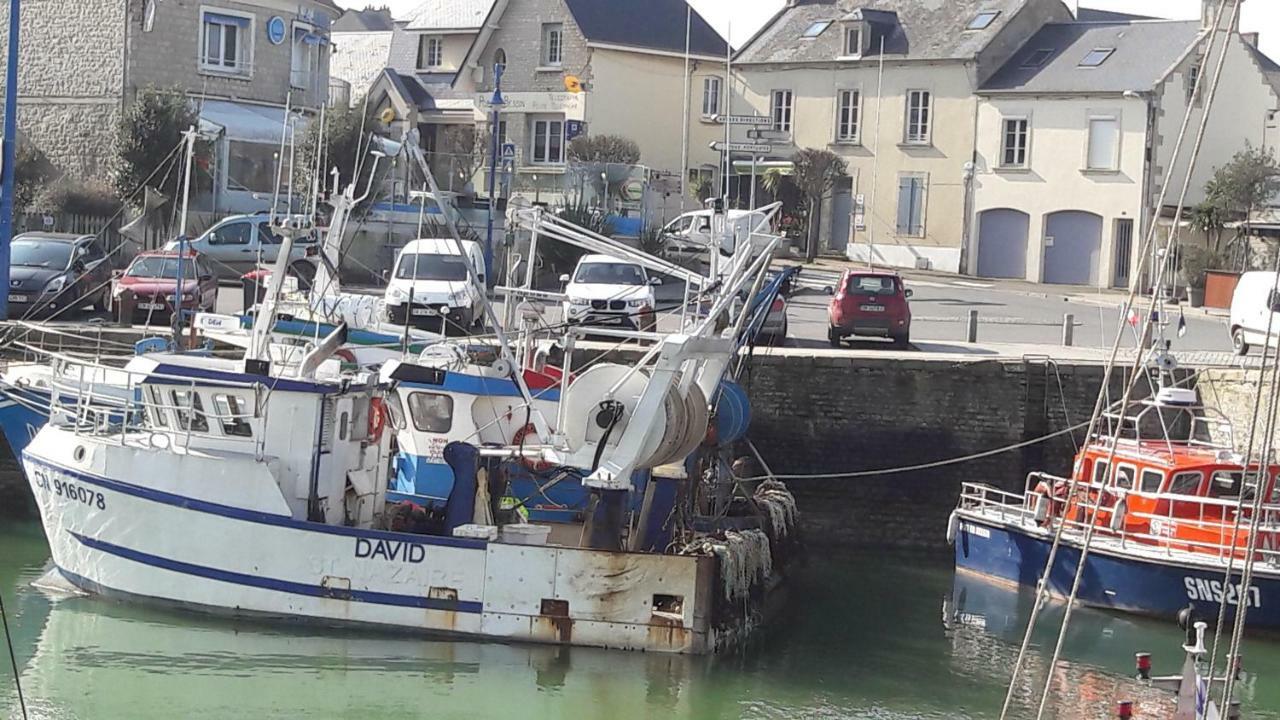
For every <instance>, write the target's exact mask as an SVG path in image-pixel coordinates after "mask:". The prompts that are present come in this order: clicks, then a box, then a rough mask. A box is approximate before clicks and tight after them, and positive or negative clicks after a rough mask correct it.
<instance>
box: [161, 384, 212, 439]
mask: <svg viewBox="0 0 1280 720" xmlns="http://www.w3.org/2000/svg"><path fill="white" fill-rule="evenodd" d="M169 397H170V399H171V400H173V411H174V413H176V414H177V416H178V428H179V429H181V430H189V431H191V432H209V420H208V419H207V418H206V417H205V414H204V404H203V403H202V402H200V393H195V392H191V391H190V390H171V391H170V392H169Z"/></svg>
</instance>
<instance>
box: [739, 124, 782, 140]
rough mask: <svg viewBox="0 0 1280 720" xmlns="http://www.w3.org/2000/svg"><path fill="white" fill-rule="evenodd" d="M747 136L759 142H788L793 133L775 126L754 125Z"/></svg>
mask: <svg viewBox="0 0 1280 720" xmlns="http://www.w3.org/2000/svg"><path fill="white" fill-rule="evenodd" d="M747 137H749V138H751V139H752V140H755V141H757V142H787V141H789V140H790V139H791V133H789V132H787V131H785V130H774V129H773V128H758V127H754V128H751V129H750V130H748V131H747Z"/></svg>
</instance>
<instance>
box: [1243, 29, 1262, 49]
mask: <svg viewBox="0 0 1280 720" xmlns="http://www.w3.org/2000/svg"><path fill="white" fill-rule="evenodd" d="M1260 37H1261V36H1259V35H1258V33H1256V32H1247V33H1240V39H1241V40H1243V41H1244V43H1245V44H1246V45H1248V46H1249V47H1252V48H1254V49H1257V47H1258V40H1259V39H1260Z"/></svg>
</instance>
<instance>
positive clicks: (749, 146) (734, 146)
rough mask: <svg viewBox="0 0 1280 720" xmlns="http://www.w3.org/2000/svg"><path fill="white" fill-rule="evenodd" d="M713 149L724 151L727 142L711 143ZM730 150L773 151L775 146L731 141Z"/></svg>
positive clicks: (749, 151)
mask: <svg viewBox="0 0 1280 720" xmlns="http://www.w3.org/2000/svg"><path fill="white" fill-rule="evenodd" d="M711 149H712V150H715V151H716V152H724V149H725V144H724V143H722V142H714V143H711ZM729 152H748V153H767V152H773V146H772V145H757V144H756V143H729Z"/></svg>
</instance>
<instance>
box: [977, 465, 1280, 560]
mask: <svg viewBox="0 0 1280 720" xmlns="http://www.w3.org/2000/svg"><path fill="white" fill-rule="evenodd" d="M1041 482H1044V483H1046V484H1047V485H1048V486H1049V487H1050V488H1052V487H1053V486H1054V484H1056V483H1062V484H1064V485H1065V484H1068V483H1069V482H1070V481H1069V480H1068V479H1067V478H1062V477H1057V476H1053V475H1049V474H1047V473H1038V472H1033V473H1030V474H1029V475H1028V476H1027V489H1026V491H1024V492H1023V493H1021V494H1019V493H1013V492H1007V491H1004V490H1000V489H998V488H995V487H992V486H990V485H986V484H982V483H964V484H963V485H962V487H961V494H960V503H959V507H960V509H962V510H967V511H970V512H973V513H976V514H980V515H982V516H983V517H984V518H989V519H992V520H998V521H1000V522H1003V523H1006V524H1017V525H1020V526H1022V527H1024V528H1027V529H1038V530H1040V531H1043V532H1046V533H1048V532H1052V531H1053V530H1055V529H1056V528H1057V527H1058V525H1059V524H1064V523H1065V525H1066V528H1065V530H1064V532H1065V533H1066V534H1067V535H1068V536H1070V537H1076V538H1079V537H1083V535H1084V534H1085V532H1086V531H1087V530H1088V528H1089V526H1090V524H1091V523H1092V522H1093V518H1094V517H1095V515H1098V513H1102V515H1101V516H1100V517H1098V520H1097V527H1096V529H1095V534H1094V538H1093V542H1094V543H1099V544H1100V546H1107V545H1110V546H1112V547H1114V548H1116V549H1120V550H1128V551H1131V552H1134V553H1135V554H1136V553H1141V554H1147V555H1150V554H1160V555H1163V556H1164V557H1167V558H1170V559H1184V560H1187V559H1194V560H1202V561H1203V560H1205V559H1213V560H1217V561H1220V562H1226V560H1227V558H1228V557H1229V556H1230V555H1232V554H1233V553H1234V554H1235V557H1236V558H1237V559H1241V558H1243V557H1244V556H1245V554H1246V548H1247V545H1248V534H1247V533H1248V527H1249V526H1250V522H1249V520H1250V518H1251V517H1252V516H1253V512H1252V507H1251V506H1250V505H1249V504H1248V503H1246V507H1245V508H1244V511H1243V514H1242V518H1241V523H1240V531H1239V534H1238V535H1237V536H1236V541H1235V543H1234V546H1233V543H1232V541H1231V534H1232V531H1233V529H1234V528H1235V512H1236V511H1238V510H1239V507H1240V505H1239V501H1238V500H1237V499H1236V498H1234V497H1227V498H1207V497H1202V496H1196V495H1181V494H1176V493H1163V492H1157V493H1151V492H1143V491H1141V490H1126V489H1123V488H1120V489H1118V488H1115V487H1114V486H1104V485H1101V484H1098V483H1092V482H1078V483H1077V484H1076V493H1075V495H1074V496H1073V497H1072V498H1070V500H1069V506H1070V510H1071V513H1070V516H1069V517H1064V516H1063V513H1064V512H1065V510H1066V508H1067V503H1063V502H1061V501H1060V500H1055V499H1051V498H1050V497H1046V496H1044V495H1042V494H1041V493H1038V492H1036V491H1035V490H1034V489H1033V488H1035V487H1037V486H1038V485H1039V484H1040V483H1041ZM1099 491H1102V492H1099ZM1275 497H1276V495H1275V494H1273V498H1275ZM1097 498H1107V499H1104V500H1101V501H1099V500H1098V499H1097ZM1129 498H1142V499H1144V500H1149V501H1154V502H1156V503H1163V507H1164V510H1163V511H1162V512H1157V513H1149V512H1143V511H1138V510H1128V509H1127V505H1128V499H1129ZM1121 499H1124V500H1125V505H1126V509H1125V511H1124V515H1123V516H1122V518H1121V521H1122V522H1117V523H1114V524H1113V522H1112V520H1113V518H1114V513H1115V510H1116V507H1117V505H1119V504H1120V500H1121ZM1045 503H1050V505H1048V506H1046V505H1045ZM1054 503H1058V504H1060V505H1061V506H1060V507H1059V508H1057V511H1056V512H1053V511H1052V510H1051V508H1052V504H1054ZM1192 506H1195V508H1196V510H1195V514H1194V515H1192V516H1188V515H1187V513H1186V511H1187V509H1188V508H1190V507H1192ZM1175 510H1177V513H1178V514H1175ZM1261 517H1262V520H1261V522H1260V523H1259V524H1258V526H1257V532H1258V533H1259V535H1260V537H1259V543H1258V548H1259V549H1258V550H1257V552H1256V553H1255V555H1254V557H1255V560H1256V561H1258V562H1261V563H1264V564H1265V565H1266V566H1267V567H1269V568H1272V569H1276V570H1280V502H1270V503H1264V504H1263V505H1262V509H1261ZM1135 520H1136V521H1137V523H1136V524H1138V525H1140V526H1145V527H1146V528H1147V529H1146V530H1145V531H1144V530H1132V529H1130V528H1129V527H1128V525H1129V524H1130V523H1132V522H1133V521H1135ZM1125 521H1127V522H1125ZM1180 530H1181V531H1192V532H1195V531H1199V532H1201V533H1205V534H1216V535H1217V538H1216V539H1211V538H1203V537H1202V538H1197V537H1187V536H1180V535H1178V534H1177V533H1178V531H1180Z"/></svg>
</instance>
